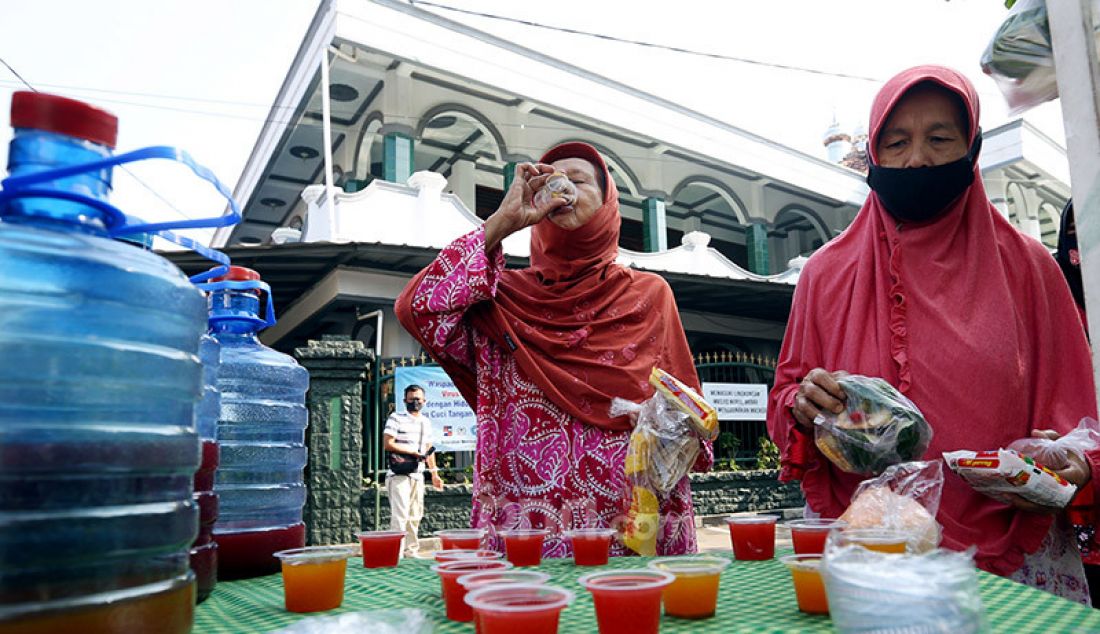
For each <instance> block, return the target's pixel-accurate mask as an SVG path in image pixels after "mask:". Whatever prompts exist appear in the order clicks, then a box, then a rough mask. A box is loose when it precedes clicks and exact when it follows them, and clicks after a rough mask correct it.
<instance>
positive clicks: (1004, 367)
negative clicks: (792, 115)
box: [768, 66, 1096, 575]
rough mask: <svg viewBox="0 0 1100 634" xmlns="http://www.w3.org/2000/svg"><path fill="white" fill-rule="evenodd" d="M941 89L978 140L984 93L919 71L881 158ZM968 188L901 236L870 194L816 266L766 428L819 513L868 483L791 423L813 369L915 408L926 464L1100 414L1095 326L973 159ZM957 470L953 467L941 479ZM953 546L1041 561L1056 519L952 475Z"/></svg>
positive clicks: (987, 564)
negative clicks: (920, 417)
mask: <svg viewBox="0 0 1100 634" xmlns="http://www.w3.org/2000/svg"><path fill="white" fill-rule="evenodd" d="M922 82H934V83H936V84H939V85H940V86H943V87H944V88H946V89H948V90H950V91H952V92H954V93H955V94H957V95H959V97H960V98H961V99H962V100H963V103H964V104H965V105H966V109H967V113H966V115H967V118H968V121H969V130H970V139H969V142H970V143H971V144H972V143H973V141H974V137H975V136H976V134H977V133H978V96H977V94H976V92H975V91H974V87H973V86H972V85H971V84H970V82H969V81H968V80H967V79H966V78H965V77H964V76H963V75H961V74H959V73H957V72H955V71H953V70H951V69H948V68H943V67H940V66H920V67H917V68H912V69H909V70H907V71H904V72H902V73H901V74H899V75H897V76H895V77H894V78H893V79H891V80H890V81H888V82H887V83H886V85H885V86H883V88H882V90H881V91H880V92H879V94H878V96H877V97H876V98H875V101H874V105H873V106H872V109H871V125H870V128H869V129H870V130H871V135H870V138H869V139H868V149H869V151H870V156H871V159H872V161H874V162H876V164H877V160H878V157H877V155H876V152H875V146H876V144H877V141H878V135H879V132H880V129H881V128H882V126H883V124H884V123H885V121H886V119H887V117H888V115H889V114H890V111H891V110H892V109H893V107H894V105H895V104H896V103H897V102H898V100H899V99H900V98H901V97H902V96H903V95H904V94H905V93H906V91H908V90H909V89H910V88H912V87H914V86H915V85H916V84H919V83H922ZM974 171H975V178H974V182H973V184H972V185H971V186H970V187H969V188H968V189H967V190H966V191H965V192H964V193H963V194H962V195H961V196H960V198H959V199H958V200H956V201H955V202H954V203H952V204H951V206H950V207H949V208H948V211H946V212H945V213H944V214H942V215H941V216H939V217H937V218H936V219H934V220H932V221H930V222H927V223H924V224H911V225H904V226H901V227H899V223H898V222H897V221H896V220H895V219H894V218H893V217H892V216H891V215H890V214H889V213H888V212H887V211H886V209H885V208H884V207H883V205H882V203H881V202H880V201H879V198H878V196H877V194H875V193H874V192H871V194H870V195H869V196H868V197H867V201H866V202H865V203H864V205H863V208H862V209H861V210H860V212H859V214H858V215H857V216H856V219H855V220H854V221H853V222H852V225H851V226H850V227H848V229H847V230H846V231H845V232H844V233H843V234H841V235H840V236H838V237H837V238H836V239H835V240H833V241H832V242H830V243H829V244H827V245H825V246H824V247H823V248H822V249H820V250H819V251H818V252H817V253H815V254H814V256H813V257H812V258H810V260H809V262H807V264H806V267H805V269H804V270H803V272H802V276H801V277H800V279H799V282H798V286H797V288H796V290H795V297H794V305H793V306H792V309H791V318H790V321H789V322H788V324H787V333H786V336H785V337H784V340H783V348H782V351H781V352H780V362H779V366H778V368H777V370H776V381H775V387H774V388H773V390H772V393H771V403H770V408H769V413H768V428H769V431H770V432H771V435H772V438H773V439H775V441H776V443H777V444H778V445H779V447H780V451H781V459H782V472H781V477H782V478H783V479H798V478H801V479H802V488H803V491H804V493H805V495H806V500H807V502H808V503H809V505H810V508H811V509H813V510H814V511H815V512H817V513H820V514H821V515H822V516H825V517H836V516H838V515H840V513H842V512H843V511H844V509H845V508H846V507H847V505H848V503H849V502H850V500H851V494H852V492H853V491H854V489H855V487H856V485H857V484H858V483H859V481H860V478H859V477H858V476H855V475H851V474H847V473H843V472H841V471H839V470H838V469H836V468H835V467H834V466H833V465H832V464H831V463H830V462H829V461H828V460H827V459H825V458H824V457H823V456H822V455H821V454H820V453H818V451H817V449H816V448H815V447H814V445H813V440H812V438H810V437H809V436H808V435H803V434H802V432H801V430H797V429H796V424H795V422H794V419H793V416H792V415H791V413H790V406H791V405H792V404H793V402H794V397H795V395H796V393H797V392H798V384H799V381H800V380H801V379H802V377H804V376H806V374H807V373H808V372H809V371H810V370H811V369H813V368H815V367H822V368H825V369H826V370H829V371H836V370H846V371H848V372H852V373H857V374H864V375H869V376H880V377H883V378H885V379H886V380H887V381H889V382H890V383H891V384H893V385H894V386H896V387H897V388H898V389H900V390H901V391H902V392H904V393H905V394H906V395H907V396H908V397H909V398H910V399H912V400H913V401H914V402H915V403H916V404H917V406H918V407H920V409H921V411H922V412H923V413H924V415H925V417H926V418H927V419H928V421H929V422H930V423H931V425H932V427H933V430H934V437H933V439H932V445H931V447H930V448H929V450H928V452H927V453H926V454H925V456H924V457H925V459H929V460H938V459H940V457H941V454H942V453H943V452H945V451H951V450H956V449H973V450H981V449H996V448H998V447H1005V446H1008V444H1009V443H1010V442H1012V441H1013V440H1016V439H1017V438H1023V437H1026V436H1029V435H1030V432H1031V430H1033V429H1045V428H1052V429H1056V430H1058V431H1060V432H1062V433H1066V432H1068V431H1069V430H1070V429H1072V428H1073V427H1075V426H1076V424H1077V422H1078V420H1080V418H1081V417H1083V416H1095V415H1096V397H1095V391H1094V387H1093V380H1092V364H1091V362H1090V358H1089V348H1088V344H1087V343H1086V340H1085V335H1084V330H1083V329H1082V327H1081V321H1080V319H1079V318H1078V316H1077V314H1076V312H1075V309H1074V304H1073V299H1072V298H1071V297H1070V293H1069V289H1068V288H1067V286H1066V283H1065V281H1064V280H1063V279H1062V277H1061V274H1060V272H1059V270H1058V267H1057V266H1056V265H1055V263H1054V260H1053V258H1051V256H1050V254H1049V253H1048V252H1047V251H1046V249H1045V248H1044V247H1043V245H1042V244H1040V243H1039V242H1038V241H1036V240H1034V239H1032V238H1029V237H1027V236H1024V235H1023V234H1021V233H1020V232H1018V231H1017V230H1016V229H1015V228H1014V227H1012V225H1010V224H1009V223H1008V221H1006V220H1005V219H1004V218H1003V217H1002V216H1001V214H1000V213H999V212H998V211H997V210H996V209H995V208H994V207H993V205H992V204H991V203H990V202H989V199H988V197H987V196H986V193H985V187H984V186H983V184H982V180H981V174H980V172H979V169H978V166H977V160H976V159H975V166H974ZM945 471H947V470H945ZM937 519H938V520H939V522H940V523H941V524H942V525H943V527H944V545H946V546H948V547H950V548H955V549H962V548H965V547H966V546H968V545H970V544H977V545H978V556H977V559H978V565H979V566H980V567H981V568H983V569H985V570H988V571H991V572H995V573H998V574H1002V575H1006V574H1010V573H1012V572H1013V571H1015V570H1016V569H1018V568H1019V567H1020V566H1021V565H1022V563H1023V559H1024V556H1025V554H1026V553H1031V552H1035V551H1036V550H1038V548H1039V546H1040V545H1041V543H1042V540H1043V538H1044V536H1045V535H1046V533H1047V531H1048V530H1049V528H1050V525H1051V517H1050V516H1044V515H1035V514H1030V513H1023V512H1018V511H1016V510H1014V509H1012V508H1010V507H1008V506H1006V505H1004V504H1000V503H998V502H995V501H993V500H992V499H990V498H988V497H986V496H984V495H981V494H980V493H976V492H975V491H974V490H973V489H971V488H970V487H969V486H967V485H966V484H965V483H964V482H963V481H962V480H961V479H959V478H958V476H956V475H954V474H953V473H950V472H948V473H947V474H946V476H945V482H944V489H943V498H942V502H941V506H940V512H939V515H938V517H937Z"/></svg>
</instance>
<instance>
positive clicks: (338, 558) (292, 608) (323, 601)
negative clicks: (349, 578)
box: [273, 546, 355, 612]
mask: <svg viewBox="0 0 1100 634" xmlns="http://www.w3.org/2000/svg"><path fill="white" fill-rule="evenodd" d="M273 556H274V557H276V558H278V559H279V562H280V563H281V565H282V569H283V598H284V600H285V602H286V609H287V611H288V612H320V611H322V610H331V609H333V608H338V607H340V604H341V603H343V602H344V576H345V575H346V574H347V569H348V558H350V557H354V556H355V551H354V550H353V549H351V548H348V547H346V546H306V547H305V548H292V549H290V550H281V551H279V552H277V553H274V555H273Z"/></svg>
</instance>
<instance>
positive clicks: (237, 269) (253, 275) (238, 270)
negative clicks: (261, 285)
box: [210, 266, 260, 282]
mask: <svg viewBox="0 0 1100 634" xmlns="http://www.w3.org/2000/svg"><path fill="white" fill-rule="evenodd" d="M259 279H260V274H259V273H257V272H256V271H253V270H252V269H249V268H245V267H243V266H231V267H229V272H228V273H226V274H225V275H222V276H221V277H216V278H214V279H212V280H210V281H211V282H226V281H229V282H247V281H249V280H259Z"/></svg>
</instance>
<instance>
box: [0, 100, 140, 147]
mask: <svg viewBox="0 0 1100 634" xmlns="http://www.w3.org/2000/svg"><path fill="white" fill-rule="evenodd" d="M11 126H12V127H13V128H32V129H35V130H45V131H47V132H56V133H58V134H67V135H69V136H74V137H77V138H80V139H85V140H87V141H92V142H94V143H100V144H102V145H106V146H107V147H109V148H111V149H114V147H115V142H117V141H118V117H116V116H115V115H113V114H111V113H110V112H107V111H106V110H101V109H99V108H96V107H95V106H92V105H89V104H86V103H84V102H83V101H77V100H75V99H69V98H68V97H59V96H58V95H48V94H46V93H42V92H29V91H26V90H22V91H19V92H17V93H15V94H14V95H12V98H11Z"/></svg>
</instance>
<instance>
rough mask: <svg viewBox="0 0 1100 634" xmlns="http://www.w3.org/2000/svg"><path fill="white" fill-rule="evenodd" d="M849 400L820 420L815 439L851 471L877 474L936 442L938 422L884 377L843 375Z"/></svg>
mask: <svg viewBox="0 0 1100 634" xmlns="http://www.w3.org/2000/svg"><path fill="white" fill-rule="evenodd" d="M838 383H840V387H841V388H843V389H844V392H845V394H847V396H848V400H847V402H846V404H845V410H844V411H843V412H841V413H840V414H833V413H831V412H822V413H821V414H819V415H818V417H817V418H816V419H814V443H815V444H816V445H817V448H818V449H820V450H821V453H823V454H825V457H827V458H828V459H829V460H830V461H832V462H833V464H835V465H836V466H838V467H840V468H841V469H843V470H844V471H847V472H849V473H860V474H864V475H875V474H878V473H882V471H883V470H884V469H886V467H889V466H890V465H893V464H897V463H899V462H905V461H908V460H919V459H920V457H921V456H923V455H924V452H925V451H927V450H928V444H929V443H930V442H932V427H931V426H929V424H928V421H926V420H924V416H923V415H922V414H921V413H920V410H919V409H917V406H916V405H914V404H913V402H912V401H910V400H909V399H907V398H905V396H903V395H902V393H901V392H898V391H897V390H896V389H894V386H892V385H890V384H889V383H887V382H886V381H885V380H883V379H879V378H872V377H866V376H860V375H858V374H850V375H847V376H843V377H841V378H839V379H838Z"/></svg>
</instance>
